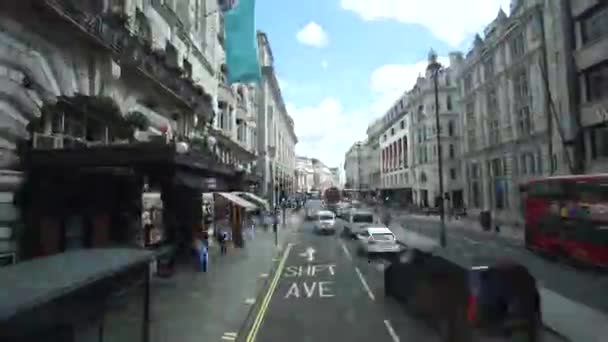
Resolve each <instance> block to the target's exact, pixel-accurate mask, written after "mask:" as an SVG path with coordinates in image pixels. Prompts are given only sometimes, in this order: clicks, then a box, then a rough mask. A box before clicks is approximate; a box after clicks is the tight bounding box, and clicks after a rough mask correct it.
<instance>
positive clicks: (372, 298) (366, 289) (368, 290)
mask: <svg viewBox="0 0 608 342" xmlns="http://www.w3.org/2000/svg"><path fill="white" fill-rule="evenodd" d="M355 271H356V272H357V275H358V276H359V280H361V284H363V288H364V289H365V291H367V295H368V296H369V299H371V300H376V296H374V294H373V293H372V290H371V289H370V288H369V285H367V281H365V278H363V274H361V271H360V270H359V267H356V266H355Z"/></svg>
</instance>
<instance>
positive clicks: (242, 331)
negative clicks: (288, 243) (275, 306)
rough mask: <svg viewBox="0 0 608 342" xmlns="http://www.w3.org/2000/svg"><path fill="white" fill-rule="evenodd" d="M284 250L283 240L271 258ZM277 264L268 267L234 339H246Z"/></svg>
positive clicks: (275, 262) (279, 254)
mask: <svg viewBox="0 0 608 342" xmlns="http://www.w3.org/2000/svg"><path fill="white" fill-rule="evenodd" d="M284 251H285V243H284V242H283V243H280V244H279V247H277V251H276V253H275V255H274V257H273V258H277V257H280V256H281V254H282V253H283V252H284ZM278 266H279V262H278V261H273V262H272V266H270V269H269V270H268V277H266V279H265V280H264V282H263V284H262V286H260V288H259V290H258V293H257V294H256V295H255V303H254V304H253V305H251V307H250V308H249V311H248V312H247V316H246V318H245V320H244V321H243V323H242V324H241V327H240V328H239V330H238V331H237V335H236V341H246V340H247V332H248V329H247V328H248V327H250V326H251V324H252V323H253V320H255V317H256V315H255V313H257V312H258V309H259V308H260V305H262V302H263V298H264V295H265V294H266V291H264V290H265V289H267V288H268V286H269V285H270V282H271V281H272V278H273V277H274V275H275V272H277V267H278Z"/></svg>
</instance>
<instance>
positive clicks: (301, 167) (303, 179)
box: [296, 156, 315, 193]
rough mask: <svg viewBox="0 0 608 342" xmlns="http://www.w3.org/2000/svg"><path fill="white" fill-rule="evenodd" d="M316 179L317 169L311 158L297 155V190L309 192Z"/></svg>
mask: <svg viewBox="0 0 608 342" xmlns="http://www.w3.org/2000/svg"><path fill="white" fill-rule="evenodd" d="M314 181H315V170H314V168H313V165H312V160H311V159H310V158H306V157H302V156H297V157H296V192H302V193H305V192H309V191H310V190H312V188H313V186H314Z"/></svg>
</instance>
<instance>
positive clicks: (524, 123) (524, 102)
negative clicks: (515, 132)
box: [513, 70, 533, 135]
mask: <svg viewBox="0 0 608 342" xmlns="http://www.w3.org/2000/svg"><path fill="white" fill-rule="evenodd" d="M513 92H514V94H515V108H516V109H515V110H516V112H517V126H518V129H519V133H520V134H522V135H526V134H530V133H531V132H532V128H533V127H532V120H531V118H530V95H529V88H528V74H527V72H526V71H525V70H522V71H521V72H520V73H518V74H517V75H516V76H515V78H514V79H513Z"/></svg>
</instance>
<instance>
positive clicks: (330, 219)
mask: <svg viewBox="0 0 608 342" xmlns="http://www.w3.org/2000/svg"><path fill="white" fill-rule="evenodd" d="M315 231H316V232H317V233H320V234H334V233H335V232H336V214H334V213H333V212H331V211H329V210H321V211H319V212H318V213H317V220H316V222H315Z"/></svg>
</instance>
